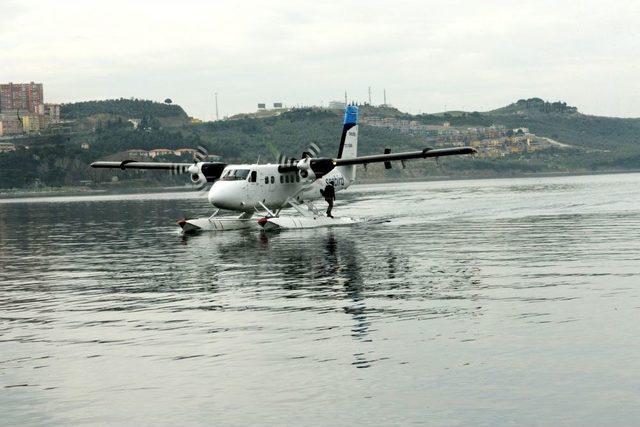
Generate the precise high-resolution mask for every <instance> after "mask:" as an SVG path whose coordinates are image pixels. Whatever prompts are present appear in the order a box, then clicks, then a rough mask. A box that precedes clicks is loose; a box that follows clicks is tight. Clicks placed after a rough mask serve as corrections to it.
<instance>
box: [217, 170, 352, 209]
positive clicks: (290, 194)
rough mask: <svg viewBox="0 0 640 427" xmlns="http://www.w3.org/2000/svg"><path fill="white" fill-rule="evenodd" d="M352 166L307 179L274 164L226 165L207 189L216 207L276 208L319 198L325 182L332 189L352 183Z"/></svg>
mask: <svg viewBox="0 0 640 427" xmlns="http://www.w3.org/2000/svg"><path fill="white" fill-rule="evenodd" d="M354 169H355V166H339V167H336V168H335V169H333V170H332V171H331V172H329V173H328V174H327V175H325V176H323V177H322V178H318V179H313V180H308V179H304V178H302V177H301V176H300V174H299V173H297V172H286V173H280V172H279V171H278V165H277V164H265V165H257V164H254V165H229V166H227V167H226V168H225V170H224V172H223V173H222V175H221V176H220V179H219V180H217V181H216V182H215V183H214V184H213V186H212V187H211V189H210V190H209V195H208V199H209V203H211V204H212V205H213V206H214V207H216V208H219V209H226V210H232V211H238V212H247V213H249V212H252V213H255V212H256V211H263V210H264V208H268V209H272V210H277V209H280V208H282V207H284V206H287V204H288V202H289V201H292V202H295V203H305V202H310V201H313V200H318V199H322V198H323V196H322V194H321V193H320V190H322V189H324V188H325V187H326V186H327V185H328V184H331V185H333V186H334V188H335V191H336V192H337V191H340V190H344V189H346V188H348V187H349V186H350V185H351V184H352V183H353V180H354V179H352V177H354V176H355V173H354V172H352V171H353V170H354Z"/></svg>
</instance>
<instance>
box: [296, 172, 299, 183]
mask: <svg viewBox="0 0 640 427" xmlns="http://www.w3.org/2000/svg"><path fill="white" fill-rule="evenodd" d="M296 182H300V175H298V174H296Z"/></svg>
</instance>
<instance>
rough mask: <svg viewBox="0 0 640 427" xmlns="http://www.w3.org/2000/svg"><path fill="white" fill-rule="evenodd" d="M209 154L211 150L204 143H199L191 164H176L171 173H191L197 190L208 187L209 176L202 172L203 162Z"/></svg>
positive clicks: (193, 184) (193, 185)
mask: <svg viewBox="0 0 640 427" xmlns="http://www.w3.org/2000/svg"><path fill="white" fill-rule="evenodd" d="M208 156H209V151H207V149H206V148H205V147H203V146H202V145H198V147H196V149H195V153H194V154H193V164H192V165H191V166H183V165H175V166H173V167H172V168H171V169H170V170H169V173H171V175H184V174H186V173H188V174H190V175H191V185H192V187H193V188H194V189H195V190H196V191H203V190H204V189H205V188H206V187H207V177H206V176H205V175H204V174H203V173H202V166H203V165H202V164H201V163H202V162H204V161H205V160H206V159H207V157H208Z"/></svg>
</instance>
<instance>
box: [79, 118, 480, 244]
mask: <svg viewBox="0 0 640 427" xmlns="http://www.w3.org/2000/svg"><path fill="white" fill-rule="evenodd" d="M318 151H319V150H318V149H317V146H315V145H311V147H310V148H309V149H307V150H305V151H304V152H303V153H302V155H301V158H300V159H295V158H286V157H285V158H282V159H281V161H279V162H278V163H277V164H271V163H269V164H226V163H223V162H209V161H206V156H200V158H198V155H196V159H195V161H194V163H160V162H139V161H136V160H123V161H115V162H114V161H97V162H94V163H92V164H91V167H93V168H115V169H121V170H128V169H152V170H169V171H171V172H172V173H179V174H189V175H190V178H191V181H192V182H193V183H194V184H196V185H198V186H201V185H208V184H209V183H213V185H211V188H210V189H209V191H208V194H207V198H208V200H209V203H210V204H211V205H213V207H214V208H215V209H216V210H215V211H214V212H213V214H212V215H210V216H209V217H203V218H193V219H187V218H184V219H181V220H179V221H178V224H179V225H180V227H181V228H182V232H183V233H185V234H192V233H197V232H201V231H224V230H238V229H245V228H257V229H260V228H261V229H263V230H278V229H280V230H283V229H297V228H316V227H332V226H340V225H351V224H356V223H359V222H362V219H360V218H353V217H346V216H342V217H340V216H336V217H331V216H327V215H326V214H324V213H321V212H320V211H319V210H318V208H317V207H316V206H315V204H314V201H317V200H322V199H323V194H324V190H325V188H326V187H327V186H328V185H329V184H330V185H332V186H333V187H334V190H335V192H339V191H343V190H346V189H347V188H349V187H350V186H351V185H353V184H354V183H355V182H356V166H357V165H364V166H365V167H366V165H368V164H371V163H384V166H385V168H386V169H390V168H391V162H394V161H399V162H402V165H403V166H404V164H405V161H407V160H413V159H427V158H438V157H444V156H455V155H465V154H474V153H475V152H476V150H475V149H474V148H472V147H451V148H438V149H433V148H424V149H422V150H418V151H409V152H400V153H391V150H389V149H385V150H384V153H383V154H377V155H369V156H360V157H358V154H357V151H358V107H357V106H355V105H349V106H347V107H346V109H345V113H344V120H343V126H342V134H341V137H340V146H339V148H338V154H337V156H336V157H335V158H333V157H317V154H318ZM289 208H292V209H293V210H294V211H295V213H294V214H293V215H291V214H286V215H285V214H283V211H285V210H286V209H289ZM221 210H225V211H235V212H236V215H221V214H220V211H221ZM285 212H287V211H285ZM291 213H293V212H292V211H291ZM256 216H257V217H258V219H257V220H256Z"/></svg>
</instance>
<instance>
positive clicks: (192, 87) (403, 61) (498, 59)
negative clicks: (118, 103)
mask: <svg viewBox="0 0 640 427" xmlns="http://www.w3.org/2000/svg"><path fill="white" fill-rule="evenodd" d="M639 65H640V1H637V0H635V1H626V0H615V1H608V2H605V1H602V0H599V1H557V0H554V1H546V0H535V1H527V0H520V1H513V0H508V1H480V0H478V1H470V0H459V1H456V0H449V1H400V0H394V1H377V0H367V1H348V0H342V1H328V0H323V1H302V0H297V1H278V0H270V1H264V0H258V1H253V0H243V1H237V0H236V1H207V2H205V1H194V0H180V1H158V0H154V1H146V0H144V1H141V0H136V1H119V0H108V1H102V0H93V1H87V0H83V1H75V0H67V1H65V0H58V1H45V0H30V1H28V2H24V1H13V0H0V81H3V82H6V81H13V82H24V81H37V82H42V83H44V85H45V98H46V100H47V101H50V102H72V101H80V100H90V99H105V98H116V97H127V98H128V97H137V98H146V99H153V100H160V101H161V100H163V99H165V98H167V97H169V98H172V99H173V100H174V102H176V103H178V104H180V105H182V106H183V107H184V108H185V110H187V112H188V113H189V114H191V115H193V116H195V117H199V118H203V119H211V118H212V117H213V116H214V112H215V109H214V104H213V94H214V92H218V94H219V95H218V97H219V106H220V113H221V115H228V114H234V113H238V112H246V111H254V110H255V109H256V104H257V103H258V102H274V101H281V102H284V103H285V104H287V105H296V104H305V105H309V104H315V105H320V103H321V102H324V103H325V104H326V103H327V102H328V101H330V100H333V99H337V100H340V99H343V98H344V91H345V90H347V91H348V95H349V100H357V101H366V100H367V87H368V86H371V87H372V98H373V99H372V101H373V103H381V102H382V89H383V88H386V89H387V99H388V102H389V103H391V104H393V105H395V106H397V107H398V108H400V109H401V110H404V111H409V112H412V113H417V112H436V111H442V110H443V109H444V108H445V106H446V108H447V109H450V110H451V109H465V110H478V111H482V110H488V109H493V108H497V107H500V106H503V105H506V104H508V103H510V102H513V101H515V100H517V99H518V98H525V97H533V96H538V97H542V98H545V99H548V100H563V101H566V102H567V103H569V104H571V105H575V106H577V107H578V108H579V109H580V110H581V111H582V112H585V113H589V114H598V115H611V116H625V117H640V74H639V71H640V67H639Z"/></svg>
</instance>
